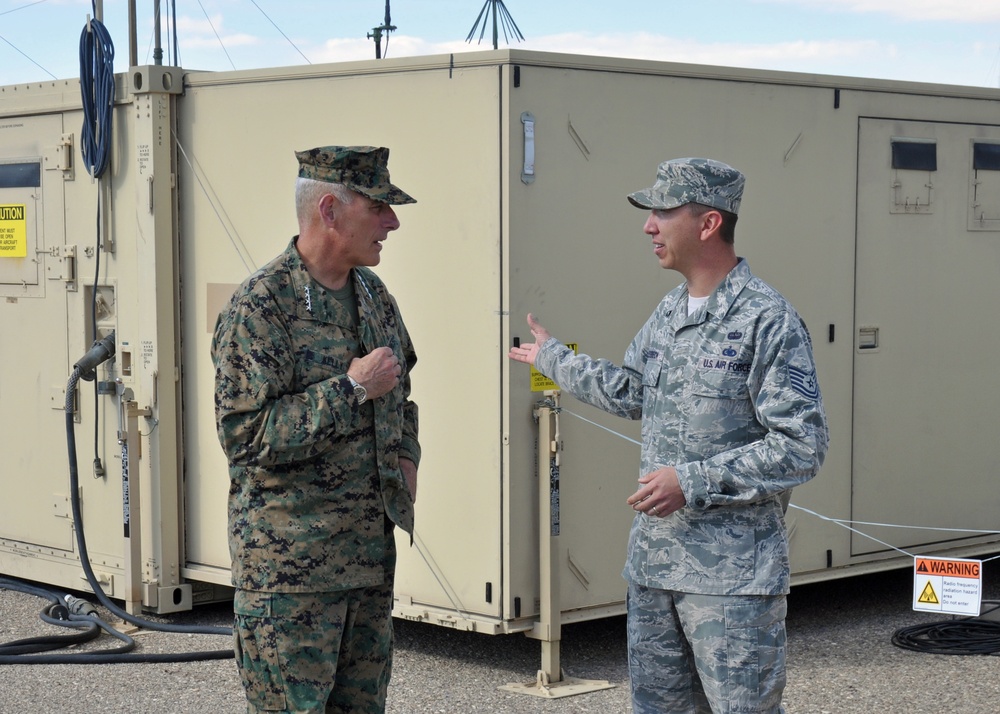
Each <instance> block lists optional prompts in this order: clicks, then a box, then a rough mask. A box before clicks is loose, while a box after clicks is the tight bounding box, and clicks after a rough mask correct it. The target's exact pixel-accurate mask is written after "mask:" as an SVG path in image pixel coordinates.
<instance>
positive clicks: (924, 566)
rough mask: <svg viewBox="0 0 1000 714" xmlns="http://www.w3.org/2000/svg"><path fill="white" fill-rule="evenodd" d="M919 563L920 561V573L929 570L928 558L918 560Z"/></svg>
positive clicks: (918, 570) (918, 567)
mask: <svg viewBox="0 0 1000 714" xmlns="http://www.w3.org/2000/svg"><path fill="white" fill-rule="evenodd" d="M918 563H919V565H917V572H918V573H926V572H927V561H926V560H921V561H918Z"/></svg>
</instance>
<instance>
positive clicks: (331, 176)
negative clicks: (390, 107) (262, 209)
mask: <svg viewBox="0 0 1000 714" xmlns="http://www.w3.org/2000/svg"><path fill="white" fill-rule="evenodd" d="M295 157H296V158H297V159H298V160H299V178H307V179H313V180H315V181H326V182H327V183H340V184H344V185H345V186H347V187H348V188H349V189H351V190H353V191H357V192H358V193H360V194H363V195H365V196H368V198H371V199H373V200H375V201H381V202H382V203H388V204H390V205H393V206H396V205H399V204H402V203H416V202H417V201H416V199H414V198H412V197H411V196H409V195H408V194H406V193H404V192H403V191H402V190H400V189H399V188H397V187H396V186H393V185H392V184H391V183H390V182H389V150H388V149H387V148H385V147H384V146H377V147H376V146H320V147H317V148H315V149H308V150H306V151H296V152H295Z"/></svg>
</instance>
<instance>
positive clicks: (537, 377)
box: [531, 342, 579, 392]
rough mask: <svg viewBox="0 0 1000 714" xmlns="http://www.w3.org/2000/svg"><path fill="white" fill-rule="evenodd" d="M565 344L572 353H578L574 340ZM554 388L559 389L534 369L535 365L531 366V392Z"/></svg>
mask: <svg viewBox="0 0 1000 714" xmlns="http://www.w3.org/2000/svg"><path fill="white" fill-rule="evenodd" d="M566 346H567V347H569V348H570V349H571V350H573V354H579V352H578V349H579V347H578V345H577V344H576V343H575V342H567V343H566ZM554 389H559V385H558V384H556V383H555V382H553V381H552V380H551V379H549V378H548V377H546V376H545V375H544V374H542V373H541V372H539V371H538V370H537V369H535V366H534V365H532V366H531V391H532V392H548V391H552V390H554Z"/></svg>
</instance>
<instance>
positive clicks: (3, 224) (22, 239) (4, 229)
mask: <svg viewBox="0 0 1000 714" xmlns="http://www.w3.org/2000/svg"><path fill="white" fill-rule="evenodd" d="M26 209H27V206H25V205H24V204H23V203H6V204H4V203H0V258H26V257H27V256H28V220H27V210H26Z"/></svg>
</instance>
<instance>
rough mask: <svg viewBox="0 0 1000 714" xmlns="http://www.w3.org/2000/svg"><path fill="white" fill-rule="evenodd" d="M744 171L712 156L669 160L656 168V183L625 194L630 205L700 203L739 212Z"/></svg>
mask: <svg viewBox="0 0 1000 714" xmlns="http://www.w3.org/2000/svg"><path fill="white" fill-rule="evenodd" d="M745 182H746V179H745V178H744V176H743V174H742V173H740V172H739V171H737V170H736V169H734V168H733V167H732V166H729V165H727V164H724V163H722V162H721V161H715V160H713V159H694V158H689V159H670V160H669V161H664V162H663V163H662V164H660V165H659V167H658V168H657V170H656V183H655V184H653V185H652V187H650V188H646V189H643V190H641V191H636V192H635V193H630V194H629V195H628V200H629V202H631V204H632V205H633V206H637V207H639V208H645V209H657V208H659V209H670V208H677V207H678V206H683V205H684V204H685V203H699V204H701V205H703V206H711V207H712V208H718V209H719V210H720V211H728V212H730V213H734V214H739V212H740V200H741V199H742V198H743V184H744V183H745Z"/></svg>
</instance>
